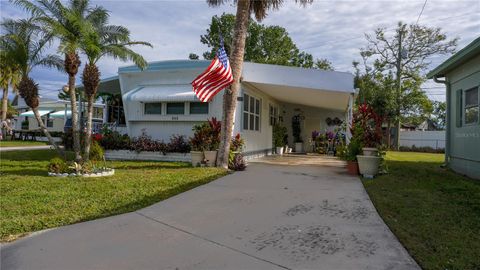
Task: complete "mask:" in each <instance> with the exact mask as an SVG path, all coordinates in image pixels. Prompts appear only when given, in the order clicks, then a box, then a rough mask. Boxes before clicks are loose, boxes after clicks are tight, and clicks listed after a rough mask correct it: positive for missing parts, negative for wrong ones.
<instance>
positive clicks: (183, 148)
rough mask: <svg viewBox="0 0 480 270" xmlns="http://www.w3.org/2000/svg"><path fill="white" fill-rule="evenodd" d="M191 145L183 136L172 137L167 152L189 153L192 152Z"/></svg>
mask: <svg viewBox="0 0 480 270" xmlns="http://www.w3.org/2000/svg"><path fill="white" fill-rule="evenodd" d="M190 148H191V147H190V144H189V143H188V142H187V141H186V139H185V136H183V135H172V137H170V142H169V143H168V145H167V152H175V153H188V152H190Z"/></svg>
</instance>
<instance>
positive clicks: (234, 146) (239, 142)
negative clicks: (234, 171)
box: [230, 133, 245, 152]
mask: <svg viewBox="0 0 480 270" xmlns="http://www.w3.org/2000/svg"><path fill="white" fill-rule="evenodd" d="M244 145H245V141H244V140H243V139H242V137H240V133H238V134H237V135H236V136H235V137H233V138H232V141H231V142H230V151H234V152H238V151H242V149H243V146H244Z"/></svg>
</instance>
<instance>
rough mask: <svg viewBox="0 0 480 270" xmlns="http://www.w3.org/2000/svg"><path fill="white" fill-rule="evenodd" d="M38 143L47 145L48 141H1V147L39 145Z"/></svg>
mask: <svg viewBox="0 0 480 270" xmlns="http://www.w3.org/2000/svg"><path fill="white" fill-rule="evenodd" d="M37 145H47V143H46V142H36V141H5V140H4V141H0V148H1V147H18V146H37Z"/></svg>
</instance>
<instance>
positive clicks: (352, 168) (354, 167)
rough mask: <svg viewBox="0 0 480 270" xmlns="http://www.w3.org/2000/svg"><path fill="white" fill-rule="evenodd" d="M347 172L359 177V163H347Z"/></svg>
mask: <svg viewBox="0 0 480 270" xmlns="http://www.w3.org/2000/svg"><path fill="white" fill-rule="evenodd" d="M347 171H348V174H350V175H358V162H356V161H347Z"/></svg>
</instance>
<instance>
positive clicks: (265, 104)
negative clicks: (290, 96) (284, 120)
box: [233, 85, 279, 157]
mask: <svg viewBox="0 0 480 270" xmlns="http://www.w3.org/2000/svg"><path fill="white" fill-rule="evenodd" d="M244 94H247V95H249V96H252V97H255V98H257V99H260V102H261V110H260V130H259V131H254V130H244V129H243V105H244V104H243V101H242V102H237V109H236V113H235V127H234V132H233V133H234V134H233V135H236V134H237V133H240V134H241V136H242V137H243V139H244V140H245V153H246V155H249V156H252V157H256V156H262V155H265V154H269V153H271V149H272V148H273V143H272V126H271V125H270V112H269V105H270V104H272V105H275V106H279V103H278V102H277V101H276V100H274V99H273V98H271V97H269V96H268V95H266V94H264V93H263V92H261V91H259V90H257V89H254V88H253V87H249V86H247V85H242V91H241V93H240V95H239V96H243V95H244Z"/></svg>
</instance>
